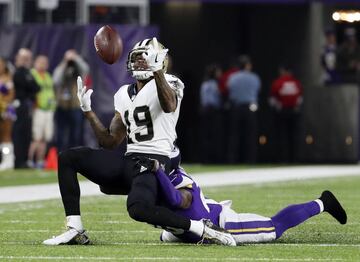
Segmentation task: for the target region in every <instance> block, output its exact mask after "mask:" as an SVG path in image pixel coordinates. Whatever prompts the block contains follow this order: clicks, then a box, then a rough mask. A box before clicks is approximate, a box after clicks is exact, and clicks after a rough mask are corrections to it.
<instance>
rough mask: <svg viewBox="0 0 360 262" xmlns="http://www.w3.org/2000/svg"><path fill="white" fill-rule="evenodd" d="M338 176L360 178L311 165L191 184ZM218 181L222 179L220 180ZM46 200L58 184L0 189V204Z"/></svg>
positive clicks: (89, 187)
mask: <svg viewBox="0 0 360 262" xmlns="http://www.w3.org/2000/svg"><path fill="white" fill-rule="evenodd" d="M339 176H360V166H359V165H321V166H312V165H310V166H293V167H273V168H256V169H248V170H233V171H223V172H208V173H201V174H194V175H192V177H193V178H194V180H196V181H197V182H198V184H199V185H201V186H203V187H214V186H215V187H217V186H228V185H241V184H260V183H271V182H279V181H291V180H305V179H316V178H324V177H339ZM219 177H221V179H219ZM80 188H81V195H82V196H98V195H103V194H102V193H101V192H100V190H99V187H98V186H97V185H96V184H94V183H92V182H90V181H82V182H80ZM46 199H60V192H59V186H58V184H57V183H53V184H44V185H27V186H9V187H1V188H0V203H14V202H27V201H35V200H46Z"/></svg>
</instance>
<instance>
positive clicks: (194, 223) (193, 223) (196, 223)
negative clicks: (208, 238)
mask: <svg viewBox="0 0 360 262" xmlns="http://www.w3.org/2000/svg"><path fill="white" fill-rule="evenodd" d="M189 231H190V232H192V233H194V234H196V235H198V236H199V237H201V236H202V235H203V233H204V222H203V221H202V220H190V228H189Z"/></svg>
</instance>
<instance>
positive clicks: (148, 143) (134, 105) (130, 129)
mask: <svg viewBox="0 0 360 262" xmlns="http://www.w3.org/2000/svg"><path fill="white" fill-rule="evenodd" d="M165 78H166V80H167V81H168V83H169V85H170V86H171V88H173V89H174V90H175V92H176V95H177V100H178V101H177V108H176V110H175V111H174V112H171V113H165V112H164V111H163V110H162V108H161V105H160V101H159V98H158V94H157V89H156V83H155V80H154V79H152V80H150V81H149V82H148V83H146V85H145V86H144V87H143V88H142V89H141V90H140V91H139V92H138V93H136V85H124V86H122V87H120V89H119V90H118V91H117V92H116V94H115V96H114V105H115V110H116V111H118V112H119V113H120V115H121V118H122V121H123V123H124V125H125V126H126V127H127V134H128V145H127V153H148V154H158V155H165V156H169V155H170V152H171V150H172V149H173V148H174V141H175V140H176V137H177V136H176V130H175V127H176V123H177V121H178V118H179V112H180V104H181V100H182V97H183V89H184V84H183V82H182V81H181V80H180V79H179V78H177V77H175V76H172V75H168V74H165Z"/></svg>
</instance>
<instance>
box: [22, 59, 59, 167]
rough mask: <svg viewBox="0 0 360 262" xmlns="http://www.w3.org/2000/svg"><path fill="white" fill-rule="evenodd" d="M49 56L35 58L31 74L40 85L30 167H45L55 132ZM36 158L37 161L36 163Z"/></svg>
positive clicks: (53, 94)
mask: <svg viewBox="0 0 360 262" xmlns="http://www.w3.org/2000/svg"><path fill="white" fill-rule="evenodd" d="M48 68H49V61H48V58H47V56H44V55H39V56H37V57H36V59H35V63H34V68H33V69H31V74H32V75H33V77H34V78H35V81H36V83H37V84H38V85H39V87H40V90H39V92H38V93H37V94H36V103H35V109H34V115H33V123H32V142H31V145H30V149H29V155H28V161H27V164H28V167H36V168H43V167H44V159H45V153H46V146H47V143H48V142H50V141H51V140H52V138H53V134H54V111H55V106H56V105H55V93H54V86H53V81H52V78H51V75H50V74H49V73H48V71H47V70H48ZM34 158H35V160H36V163H35V164H34Z"/></svg>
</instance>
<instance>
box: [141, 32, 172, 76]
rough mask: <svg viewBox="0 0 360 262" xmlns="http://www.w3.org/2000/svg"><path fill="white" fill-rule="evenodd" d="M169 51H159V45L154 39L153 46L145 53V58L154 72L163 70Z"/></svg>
mask: <svg viewBox="0 0 360 262" xmlns="http://www.w3.org/2000/svg"><path fill="white" fill-rule="evenodd" d="M168 51H169V49H162V50H159V43H158V41H157V39H156V37H154V38H153V44H152V45H150V47H149V49H148V50H147V51H146V52H145V53H143V57H144V59H145V60H146V63H147V64H148V66H149V69H150V70H151V71H152V72H156V71H159V70H161V69H163V63H164V59H165V57H166V54H167V52H168Z"/></svg>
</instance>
